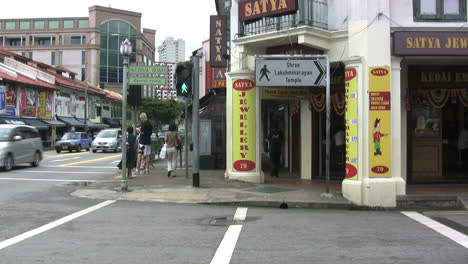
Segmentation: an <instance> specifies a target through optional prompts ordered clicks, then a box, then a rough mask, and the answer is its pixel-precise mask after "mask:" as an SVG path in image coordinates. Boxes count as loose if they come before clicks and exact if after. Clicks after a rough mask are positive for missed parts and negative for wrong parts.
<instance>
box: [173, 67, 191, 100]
mask: <svg viewBox="0 0 468 264" xmlns="http://www.w3.org/2000/svg"><path fill="white" fill-rule="evenodd" d="M175 74H176V76H175V77H176V89H177V96H184V97H190V96H191V95H192V63H190V62H184V63H180V64H178V65H177V67H176V73H175Z"/></svg>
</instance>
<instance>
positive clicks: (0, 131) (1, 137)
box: [0, 127, 13, 141]
mask: <svg viewBox="0 0 468 264" xmlns="http://www.w3.org/2000/svg"><path fill="white" fill-rule="evenodd" d="M12 130H13V128H10V127H0V141H8V140H9V138H10V133H11V131H12Z"/></svg>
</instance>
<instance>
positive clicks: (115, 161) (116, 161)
mask: <svg viewBox="0 0 468 264" xmlns="http://www.w3.org/2000/svg"><path fill="white" fill-rule="evenodd" d="M119 162H120V160H114V161H113V162H112V163H119Z"/></svg>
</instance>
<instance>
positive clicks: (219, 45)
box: [210, 16, 227, 67]
mask: <svg viewBox="0 0 468 264" xmlns="http://www.w3.org/2000/svg"><path fill="white" fill-rule="evenodd" d="M225 55H227V16H210V64H211V66H212V67H226V65H227V59H226V57H225Z"/></svg>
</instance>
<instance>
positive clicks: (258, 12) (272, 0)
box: [239, 0, 297, 21]
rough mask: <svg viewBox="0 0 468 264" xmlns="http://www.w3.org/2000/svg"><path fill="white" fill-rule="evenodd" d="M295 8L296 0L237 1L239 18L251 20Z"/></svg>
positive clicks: (290, 10) (294, 9)
mask: <svg viewBox="0 0 468 264" xmlns="http://www.w3.org/2000/svg"><path fill="white" fill-rule="evenodd" d="M296 10H297V0H246V1H243V2H240V3H239V20H240V21H246V20H252V19H256V18H260V17H266V16H272V15H278V14H284V13H290V12H294V11H296Z"/></svg>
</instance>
